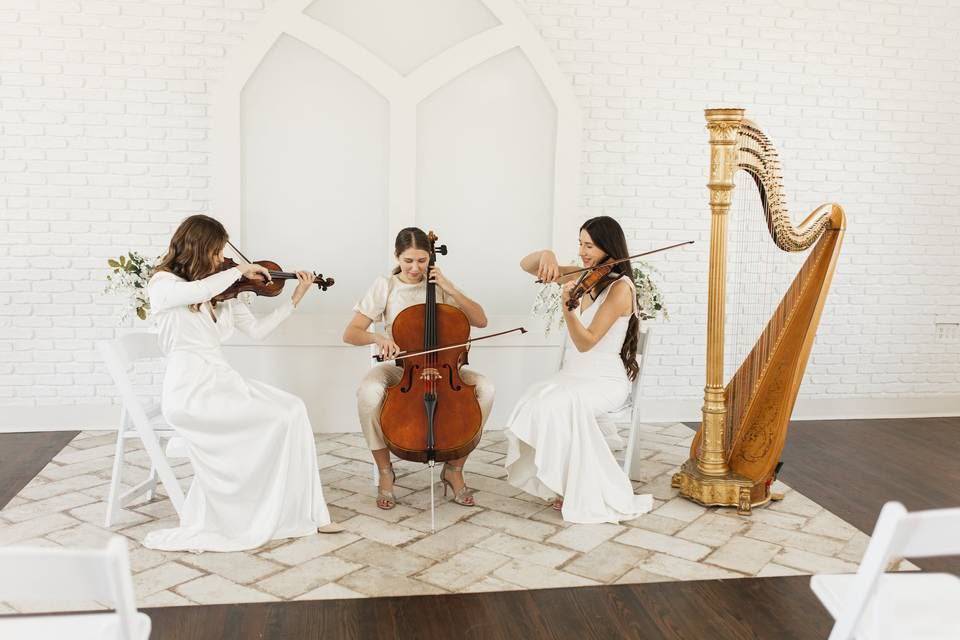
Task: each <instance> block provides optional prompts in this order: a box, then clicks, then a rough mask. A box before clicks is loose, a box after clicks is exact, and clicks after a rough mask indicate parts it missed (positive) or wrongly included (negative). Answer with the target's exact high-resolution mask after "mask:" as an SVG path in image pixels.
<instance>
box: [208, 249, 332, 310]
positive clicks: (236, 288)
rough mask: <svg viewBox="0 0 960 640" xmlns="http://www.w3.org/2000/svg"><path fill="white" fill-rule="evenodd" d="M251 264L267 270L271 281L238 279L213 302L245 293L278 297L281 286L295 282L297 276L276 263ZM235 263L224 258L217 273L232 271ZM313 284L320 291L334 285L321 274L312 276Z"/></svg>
mask: <svg viewBox="0 0 960 640" xmlns="http://www.w3.org/2000/svg"><path fill="white" fill-rule="evenodd" d="M252 264H259V265H260V266H261V267H264V268H266V269H267V271H269V272H270V278H271V280H270V281H269V282H267V281H266V280H261V279H259V278H247V277H246V276H244V277H242V278H240V279H239V280H237V281H236V282H234V283H233V284H232V285H230V286H229V287H227V288H226V289H225V290H224V291H223V292H222V293H219V294H217V295H215V296H214V297H213V301H214V302H223V301H224V300H230V299H231V298H236V297H237V296H238V295H239V294H241V293H244V292H245V291H251V292H253V293H255V294H256V295H258V296H267V297H270V298H272V297H274V296H277V295H280V292H281V291H283V285H284V284H285V283H286V281H287V280H296V279H297V274H296V273H294V272H292V271H284V270H283V269H281V268H280V265H278V264H277V263H276V262H272V261H270V260H257V261H256V262H253V263H252ZM236 266H237V263H236V262H235V261H233V260H232V259H230V258H224V259H223V264H221V265H220V269H219V271H226V270H227V269H232V268H233V267H236ZM313 282H314V283H315V284H316V285H317V287H318V288H319V289H320V290H321V291H326V290H327V289H328V288H329V287H332V286H333V285H334V280H333V278H324V277H323V274H316V273H315V274H314V279H313Z"/></svg>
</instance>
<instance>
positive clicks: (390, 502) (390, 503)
mask: <svg viewBox="0 0 960 640" xmlns="http://www.w3.org/2000/svg"><path fill="white" fill-rule="evenodd" d="M377 470H378V471H379V472H380V475H381V476H385V475H387V474H390V475H392V476H393V481H394V482H396V481H397V472H396V471H394V470H393V465H390V466H389V467H387V468H386V469H380V468H379V467H378V468H377ZM377 506H378V507H379V508H381V509H383V510H384V511H389V510H390V509H393V508H394V507H395V506H397V498H396V496H394V495H393V491H384V490H382V489H380V487H377Z"/></svg>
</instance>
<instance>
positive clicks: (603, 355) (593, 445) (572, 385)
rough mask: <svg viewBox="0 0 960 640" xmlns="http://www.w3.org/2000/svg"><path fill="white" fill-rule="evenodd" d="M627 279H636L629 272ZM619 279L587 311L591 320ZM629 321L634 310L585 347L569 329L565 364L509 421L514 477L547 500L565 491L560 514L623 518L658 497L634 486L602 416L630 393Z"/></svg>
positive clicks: (509, 463) (587, 519) (571, 518)
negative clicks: (624, 356)
mask: <svg viewBox="0 0 960 640" xmlns="http://www.w3.org/2000/svg"><path fill="white" fill-rule="evenodd" d="M621 280H623V281H625V282H627V283H628V284H629V285H630V286H631V287H632V286H633V283H632V282H630V278H629V277H627V276H622V277H621ZM615 285H616V283H614V284H611V285H609V286H608V287H607V288H606V289H604V290H603V292H602V293H601V294H600V296H599V297H598V298H597V299H596V300H595V301H594V302H593V304H591V305H590V307H589V308H588V309H587V310H586V311H582V312H581V315H580V319H581V321H582V322H583V324H584V325H585V326H589V325H590V322H591V321H592V320H593V317H594V315H596V312H597V309H599V308H600V305H602V304H603V302H604V300H606V298H607V294H608V293H609V292H610V290H611V289H612V288H613V287H614V286H615ZM581 310H582V307H581ZM634 312H636V309H634ZM629 322H630V316H625V317H621V318H617V320H616V321H615V322H614V323H613V325H612V326H611V327H610V329H609V330H608V331H607V333H606V335H604V336H603V338H601V339H600V341H599V342H597V344H595V345H594V346H593V348H592V349H590V350H589V351H585V352H582V353H581V352H579V351H577V348H576V347H575V346H574V345H573V341H572V340H571V338H570V335H569V333H568V334H567V338H566V340H567V345H566V349H565V352H564V353H565V361H564V363H563V366H562V367H561V369H560V371H559V372H557V373H555V374H554V375H553V376H551V377H550V378H547V379H546V380H543V381H541V382H537V383H535V384H534V385H533V386H531V387H530V388H529V389H527V391H526V393H524V395H523V396H522V397H521V398H520V400H519V401H518V402H517V406H516V407H515V408H514V410H513V413H512V414H511V415H510V418H509V419H508V421H507V429H506V436H507V443H508V445H507V446H508V448H507V456H506V459H505V465H506V468H507V479H508V480H509V482H510V484H512V485H513V486H515V487H517V488H518V489H523V490H524V491H526V492H527V493H529V494H531V495H535V496H538V497H540V498H543V499H544V500H550V499H552V498H554V497H556V496H563V509H562V511H561V513H562V515H563V519H564V520H566V521H568V522H576V523H584V524H587V523H600V522H620V521H623V520H631V519H633V518H636V517H637V516H639V515H640V514H643V513H646V512H648V511H650V509H651V508H652V507H653V497H652V496H650V495H635V494H634V493H633V485H632V484H631V483H630V479H629V478H628V477H627V475H626V474H625V473H624V472H623V469H622V468H620V465H619V464H617V461H616V459H615V458H614V457H613V452H612V451H611V450H610V445H609V444H608V439H615V438H609V436H610V435H611V434H605V433H604V428H603V427H601V425H600V424H599V423H598V421H597V417H598V416H602V415H604V414H606V413H608V412H611V411H616V410H617V409H619V408H620V407H622V406H623V405H624V403H625V401H626V399H627V396H628V395H629V393H630V380H629V378H627V374H626V371H625V370H624V368H623V361H622V360H621V359H620V349H621V347H622V346H623V339H624V338H625V337H626V335H627V327H628V326H629Z"/></svg>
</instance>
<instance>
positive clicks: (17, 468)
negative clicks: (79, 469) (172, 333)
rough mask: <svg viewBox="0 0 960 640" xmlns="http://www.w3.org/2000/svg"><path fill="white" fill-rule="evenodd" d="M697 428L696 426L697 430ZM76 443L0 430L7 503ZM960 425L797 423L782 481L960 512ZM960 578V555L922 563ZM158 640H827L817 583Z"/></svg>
mask: <svg viewBox="0 0 960 640" xmlns="http://www.w3.org/2000/svg"><path fill="white" fill-rule="evenodd" d="M693 426H696V425H693ZM73 435H74V433H42V434H0V507H2V505H5V504H6V503H7V502H8V501H9V500H10V498H11V497H12V496H14V495H16V493H17V492H18V491H19V490H20V489H21V488H22V487H23V486H24V485H25V484H26V483H27V482H29V481H30V479H32V478H33V476H34V475H36V473H37V472H38V471H39V470H40V469H41V468H43V466H44V465H45V464H46V463H47V462H49V460H50V458H51V457H52V456H54V455H56V453H57V451H59V450H60V448H62V447H63V445H64V444H65V443H66V442H69V440H70V439H71V438H73ZM958 457H960V418H923V419H911V420H831V421H818V422H795V423H793V424H792V425H791V433H790V437H789V438H788V441H787V447H786V449H785V451H784V456H783V459H784V468H783V471H782V473H781V477H782V479H783V480H784V481H785V482H786V483H787V484H789V485H791V486H792V487H794V488H795V489H797V490H799V491H800V492H801V493H803V494H804V495H806V496H808V497H809V498H810V499H812V500H814V501H815V502H817V503H818V504H821V505H823V506H824V507H826V508H827V509H829V510H830V511H832V512H834V513H836V514H837V515H838V516H840V517H841V518H843V519H844V520H846V521H848V522H850V523H851V524H853V525H854V526H856V527H858V528H859V529H861V530H862V531H865V532H867V533H870V532H871V531H872V529H873V525H874V522H875V521H876V518H877V514H878V513H879V510H880V507H881V506H882V505H883V503H884V502H885V501H887V500H892V499H895V500H900V501H902V502H903V503H904V504H905V505H906V506H907V508H908V509H926V508H934V507H946V506H960V464H957V462H956V461H957V459H958ZM916 562H917V564H919V565H921V566H922V567H923V568H924V569H927V570H936V571H950V572H953V573H960V560H958V559H939V558H935V559H931V560H926V561H924V560H917V561H916ZM146 611H147V613H149V614H150V616H151V618H152V619H153V624H154V633H153V635H152V636H151V637H152V638H154V639H163V638H169V639H171V640H190V639H193V638H258V639H262V640H272V639H276V640H280V639H283V640H298V639H300V638H364V639H366V638H391V639H392V638H437V637H445V636H446V637H451V638H459V637H462V638H484V639H486V638H517V637H523V638H558V639H560V638H563V639H566V638H571V639H574V638H576V639H581V638H616V637H623V638H640V637H642V638H705V637H713V638H778V639H780V638H783V639H787V638H824V637H826V635H827V633H828V632H829V629H830V623H831V620H830V618H829V616H828V615H827V614H826V613H825V612H824V610H823V608H822V607H821V605H820V603H819V601H818V600H817V599H816V597H815V596H814V595H813V594H812V593H811V591H810V587H809V577H806V576H799V577H788V578H743V579H738V580H708V581H701V582H670V583H655V584H640V585H621V586H612V587H581V588H576V589H550V590H539V591H521V592H516V591H511V592H502V593H483V594H457V595H447V596H416V597H413V596H411V597H395V598H369V599H357V600H335V601H329V600H328V601H317V602H291V603H257V604H237V605H213V606H196V607H166V608H158V609H147V610H146Z"/></svg>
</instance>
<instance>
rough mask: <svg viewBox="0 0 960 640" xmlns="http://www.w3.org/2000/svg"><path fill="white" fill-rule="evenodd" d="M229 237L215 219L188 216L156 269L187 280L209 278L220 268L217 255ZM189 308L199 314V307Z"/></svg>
mask: <svg viewBox="0 0 960 640" xmlns="http://www.w3.org/2000/svg"><path fill="white" fill-rule="evenodd" d="M229 238H230V236H229V235H228V234H227V230H226V229H225V228H224V227H223V225H222V224H220V222H219V221H218V220H215V219H213V218H211V217H210V216H205V215H203V214H197V215H193V216H190V217H189V218H187V219H186V220H184V221H183V222H181V223H180V226H179V227H177V230H176V231H174V232H173V237H172V238H170V247H169V248H168V249H167V253H166V255H165V256H163V260H161V261H160V264H159V265H157V269H156V270H157V271H169V272H170V273H172V274H174V275H176V276H180V277H181V278H183V279H184V280H188V281H192V280H200V279H202V278H206V277H207V276H209V275H213V274H214V273H216V271H217V268H218V267H219V266H220V265H219V264H218V261H217V255H218V254H219V253H220V250H221V249H223V247H224V245H226V244H227V240H228V239H229ZM211 304H213V305H214V306H216V304H215V303H213V302H211ZM190 309H191V310H192V311H199V310H200V305H198V304H192V305H190Z"/></svg>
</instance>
